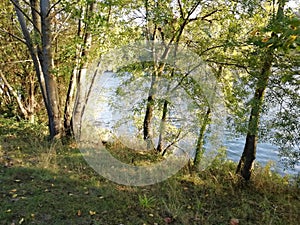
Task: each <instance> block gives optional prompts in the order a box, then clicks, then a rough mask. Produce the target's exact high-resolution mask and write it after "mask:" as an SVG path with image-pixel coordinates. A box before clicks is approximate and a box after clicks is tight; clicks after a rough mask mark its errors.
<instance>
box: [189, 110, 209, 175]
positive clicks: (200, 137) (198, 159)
mask: <svg viewBox="0 0 300 225" xmlns="http://www.w3.org/2000/svg"><path fill="white" fill-rule="evenodd" d="M210 114H211V109H210V107H208V109H207V111H206V114H205V115H204V118H203V122H202V126H201V128H200V131H199V135H198V140H197V145H196V149H195V158H194V165H193V170H194V171H198V170H199V165H200V162H201V159H202V157H203V153H204V151H203V143H204V135H205V131H206V129H207V126H208V124H209V122H210Z"/></svg>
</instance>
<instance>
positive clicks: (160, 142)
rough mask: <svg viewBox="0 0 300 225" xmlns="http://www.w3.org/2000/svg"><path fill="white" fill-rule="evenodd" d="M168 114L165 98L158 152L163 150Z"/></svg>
mask: <svg viewBox="0 0 300 225" xmlns="http://www.w3.org/2000/svg"><path fill="white" fill-rule="evenodd" d="M168 89H169V88H168ZM167 114H168V101H167V100H166V99H165V100H164V106H163V111H162V117H161V122H160V129H159V138H158V144H157V148H156V150H157V151H158V152H162V151H163V140H164V133H165V129H166V120H167Z"/></svg>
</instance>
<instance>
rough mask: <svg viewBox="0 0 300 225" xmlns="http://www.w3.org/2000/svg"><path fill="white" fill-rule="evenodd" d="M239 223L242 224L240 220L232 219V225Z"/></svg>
mask: <svg viewBox="0 0 300 225" xmlns="http://www.w3.org/2000/svg"><path fill="white" fill-rule="evenodd" d="M239 222H240V221H239V220H238V219H235V218H232V219H231V220H230V225H238V224H239Z"/></svg>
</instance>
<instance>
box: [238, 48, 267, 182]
mask: <svg viewBox="0 0 300 225" xmlns="http://www.w3.org/2000/svg"><path fill="white" fill-rule="evenodd" d="M264 60H265V62H264V64H263V68H262V71H261V74H260V76H258V80H257V84H256V88H255V94H254V97H253V99H252V109H251V113H250V118H249V122H248V132H247V136H246V143H245V147H244V151H243V154H242V156H241V159H240V161H239V164H238V166H237V169H236V173H237V174H238V173H239V174H241V175H242V177H243V178H244V179H245V180H249V179H250V177H251V172H252V168H253V163H254V160H255V157H256V145H257V139H258V131H259V120H260V113H261V110H262V106H263V101H264V93H265V90H266V88H267V85H268V80H269V77H270V75H271V67H272V62H273V54H272V50H268V52H267V53H266V55H265V57H264Z"/></svg>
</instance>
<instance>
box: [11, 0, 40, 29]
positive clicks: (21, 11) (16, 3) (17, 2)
mask: <svg viewBox="0 0 300 225" xmlns="http://www.w3.org/2000/svg"><path fill="white" fill-rule="evenodd" d="M10 2H11V3H12V4H13V5H14V6H15V7H16V8H17V9H18V10H19V11H20V13H22V14H23V16H25V18H26V19H27V20H28V21H29V22H30V23H31V24H32V26H33V27H34V29H35V30H37V31H38V33H39V34H41V32H40V31H39V29H38V28H37V27H36V26H35V24H34V22H33V21H32V19H30V17H29V16H28V15H27V14H26V13H25V12H24V11H23V10H22V9H21V7H20V5H19V1H18V0H10ZM31 8H32V7H31ZM34 10H35V9H34ZM37 13H38V14H39V12H37Z"/></svg>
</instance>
